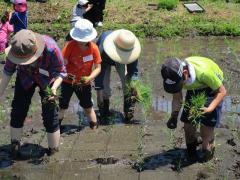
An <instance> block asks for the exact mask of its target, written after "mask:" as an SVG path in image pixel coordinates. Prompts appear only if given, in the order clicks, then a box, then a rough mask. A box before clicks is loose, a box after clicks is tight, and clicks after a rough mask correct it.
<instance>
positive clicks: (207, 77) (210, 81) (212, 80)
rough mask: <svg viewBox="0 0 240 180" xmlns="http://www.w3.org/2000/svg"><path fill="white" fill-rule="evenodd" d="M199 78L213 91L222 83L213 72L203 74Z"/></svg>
mask: <svg viewBox="0 0 240 180" xmlns="http://www.w3.org/2000/svg"><path fill="white" fill-rule="evenodd" d="M201 80H202V82H204V84H206V85H207V86H208V87H210V88H211V89H212V90H213V91H215V90H217V89H218V88H219V87H220V86H221V85H222V81H221V80H220V79H219V78H218V76H217V75H216V74H215V73H214V72H212V73H207V74H203V76H202V78H201Z"/></svg>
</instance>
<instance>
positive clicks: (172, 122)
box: [167, 111, 179, 129]
mask: <svg viewBox="0 0 240 180" xmlns="http://www.w3.org/2000/svg"><path fill="white" fill-rule="evenodd" d="M178 113H179V111H173V112H172V113H171V117H170V118H169V120H168V122H167V127H168V128H169V129H176V128H177V118H178Z"/></svg>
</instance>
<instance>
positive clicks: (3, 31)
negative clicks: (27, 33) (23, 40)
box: [0, 11, 13, 54]
mask: <svg viewBox="0 0 240 180" xmlns="http://www.w3.org/2000/svg"><path fill="white" fill-rule="evenodd" d="M11 32H13V26H12V25H10V24H9V12H7V11H6V12H5V13H4V15H3V17H2V18H1V24H0V54H2V53H4V50H5V48H6V47H7V44H8V40H9V37H10V34H11Z"/></svg>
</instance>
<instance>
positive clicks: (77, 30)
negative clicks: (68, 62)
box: [70, 19, 97, 42]
mask: <svg viewBox="0 0 240 180" xmlns="http://www.w3.org/2000/svg"><path fill="white" fill-rule="evenodd" d="M70 36H71V37H72V38H73V39H74V40H76V41H79V42H90V41H92V40H94V39H95V38H96V37H97V31H96V29H95V28H94V27H93V24H92V23H91V22H90V21H89V20H87V19H79V20H78V21H77V22H76V23H75V26H74V28H72V29H71V31H70Z"/></svg>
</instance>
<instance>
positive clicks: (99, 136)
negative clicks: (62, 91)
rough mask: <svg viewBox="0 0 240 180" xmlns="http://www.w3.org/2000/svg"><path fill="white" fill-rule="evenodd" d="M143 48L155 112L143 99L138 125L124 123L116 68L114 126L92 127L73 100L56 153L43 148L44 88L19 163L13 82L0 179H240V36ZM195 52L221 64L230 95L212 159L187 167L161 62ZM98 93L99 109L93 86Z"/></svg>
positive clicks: (0, 114)
mask: <svg viewBox="0 0 240 180" xmlns="http://www.w3.org/2000/svg"><path fill="white" fill-rule="evenodd" d="M142 47H143V51H142V56H141V58H140V61H139V71H140V77H141V79H142V81H143V82H144V83H145V84H147V85H149V86H150V87H151V89H152V101H153V104H152V110H151V113H150V115H147V116H146V115H144V113H143V109H142V106H141V105H140V104H138V105H137V107H136V112H135V121H134V123H132V124H124V123H122V113H121V112H122V109H123V107H122V105H123V97H122V89H121V83H120V80H119V78H118V77H117V75H116V72H115V70H114V68H113V71H112V81H111V82H112V84H111V85H112V93H113V96H112V98H111V109H112V111H113V112H114V119H113V124H112V125H108V126H99V128H98V129H97V130H95V131H93V130H91V129H90V128H89V127H88V123H87V120H86V118H85V117H84V115H83V113H82V109H81V108H80V107H79V106H78V102H77V100H76V98H75V97H73V98H72V101H71V106H70V107H69V109H68V111H67V115H66V118H65V120H64V122H63V124H64V126H65V131H64V133H63V134H62V136H61V140H60V151H59V153H57V154H56V155H54V156H52V157H50V158H49V157H47V156H46V154H45V153H44V148H46V147H47V138H46V133H45V131H44V127H43V125H42V121H41V106H40V98H39V97H38V93H36V95H35V97H34V99H33V100H32V105H31V108H30V111H29V114H28V118H26V120H25V126H24V135H23V140H22V144H23V148H22V154H24V157H23V159H22V160H18V161H13V160H12V159H11V158H10V156H9V142H10V137H9V135H10V133H9V113H10V110H11V108H10V107H11V106H10V105H11V100H12V98H13V86H14V82H12V83H11V84H10V85H9V87H8V90H7V91H6V93H5V97H4V98H3V99H1V104H0V179H28V180H32V179H44V180H46V179H58V180H60V179H62V180H65V179H68V180H71V179H87V180H90V179H104V180H110V179H119V180H120V179H121V180H122V179H124V180H125V179H126V180H127V179H129V180H130V179H131V180H134V179H142V180H145V179H151V180H155V179H156V180H159V179H163V180H165V179H169V180H174V179H184V180H185V179H189V180H192V179H194V180H195V179H196V180H200V179H223V180H227V179H240V129H239V127H240V96H239V89H240V88H239V86H240V81H239V77H240V39H237V38H234V39H230V38H224V37H208V38H200V37H199V38H193V39H189V38H187V39H182V38H179V39H174V40H162V41H160V40H158V41H156V40H147V41H143V42H142ZM192 55H201V56H206V57H209V58H211V59H213V60H214V61H216V62H217V63H218V64H219V66H220V67H221V68H222V69H223V71H224V74H225V82H224V85H225V86H226V88H227V90H228V95H227V96H226V98H225V99H224V104H223V119H222V123H221V125H220V127H219V128H217V129H216V131H215V134H216V138H215V139H216V144H215V145H216V153H215V157H214V159H213V160H211V161H209V162H207V163H194V164H188V163H186V161H185V155H184V150H185V148H186V145H185V140H184V133H183V128H182V123H181V122H178V128H177V129H176V130H169V129H167V127H166V125H165V124H166V121H167V120H168V117H169V115H170V112H171V96H170V95H169V94H167V93H165V92H164V90H163V87H162V79H161V74H160V67H161V63H162V61H163V60H164V58H166V57H169V56H176V57H179V58H184V57H188V56H192ZM1 66H2V65H1ZM93 96H94V102H95V105H94V106H95V108H96V110H97V107H96V93H95V91H94V90H93Z"/></svg>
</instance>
